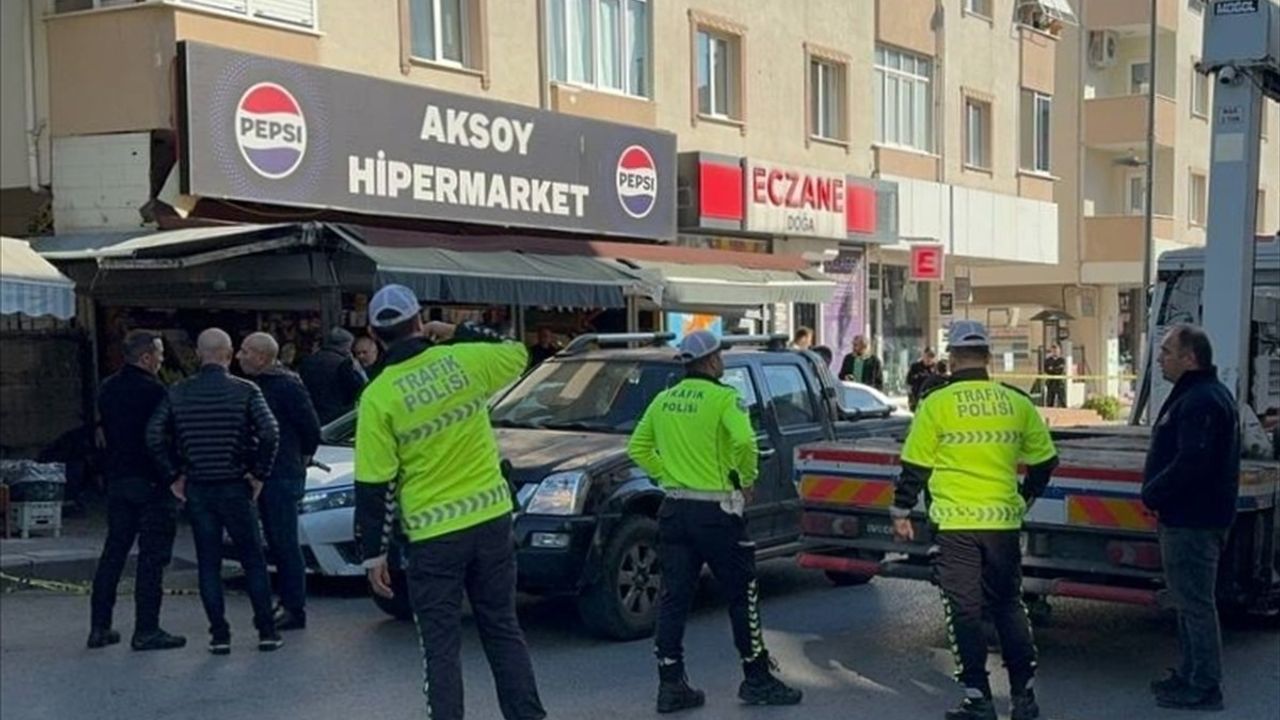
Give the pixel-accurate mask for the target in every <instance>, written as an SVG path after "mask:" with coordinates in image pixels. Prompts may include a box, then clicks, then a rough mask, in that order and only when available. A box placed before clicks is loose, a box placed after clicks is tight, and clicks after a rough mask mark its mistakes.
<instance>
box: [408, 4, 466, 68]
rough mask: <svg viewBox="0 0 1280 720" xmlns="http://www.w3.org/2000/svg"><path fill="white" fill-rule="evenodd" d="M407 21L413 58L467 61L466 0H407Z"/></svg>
mask: <svg viewBox="0 0 1280 720" xmlns="http://www.w3.org/2000/svg"><path fill="white" fill-rule="evenodd" d="M409 22H410V30H409V38H410V48H411V52H412V53H413V56H414V57H416V58H420V59H422V60H429V61H431V62H438V63H445V64H449V65H459V66H462V65H466V64H468V63H467V60H468V58H467V47H466V46H467V22H468V18H467V9H466V0H409Z"/></svg>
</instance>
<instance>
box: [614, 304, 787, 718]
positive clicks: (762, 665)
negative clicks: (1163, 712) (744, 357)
mask: <svg viewBox="0 0 1280 720" xmlns="http://www.w3.org/2000/svg"><path fill="white" fill-rule="evenodd" d="M680 359H681V360H682V361H683V362H684V364H685V377H684V379H683V380H681V381H680V382H679V383H677V384H676V386H675V387H673V388H670V389H668V390H665V391H663V392H661V393H659V394H658V396H657V397H656V398H654V400H653V402H652V403H650V405H649V407H648V409H646V410H645V413H644V416H643V417H642V418H641V420H640V423H639V425H637V426H636V429H635V432H634V433H633V434H632V436H631V440H630V442H629V444H628V446H627V453H628V454H629V455H630V456H631V459H632V460H634V461H635V462H636V464H637V465H639V466H640V467H641V468H642V469H643V470H644V471H645V472H646V473H648V474H649V477H650V478H652V479H653V480H654V482H656V483H658V484H659V485H660V486H661V487H662V489H663V491H664V493H665V498H664V499H663V501H662V506H661V507H660V508H659V510H658V553H659V558H660V559H661V561H662V568H663V570H662V590H661V597H660V598H659V609H658V627H657V638H656V648H655V650H656V653H657V657H658V702H657V709H658V712H659V713H669V712H675V711H677V710H684V709H688V708H695V707H699V706H701V705H703V704H704V703H705V702H706V694H705V693H703V692H702V691H701V690H696V689H694V688H692V687H691V686H690V685H689V680H688V675H687V674H686V672H685V664H684V648H683V642H684V630H685V624H686V622H687V620H688V617H689V607H690V605H691V604H692V602H693V596H694V594H695V592H696V590H697V586H698V576H699V575H700V574H701V572H702V567H703V565H708V566H710V568H711V573H712V574H713V575H715V577H716V579H717V580H718V581H719V582H720V584H721V585H722V586H724V588H725V591H726V593H727V594H728V596H729V620H730V622H731V624H732V626H733V640H734V645H735V646H737V650H738V656H739V657H740V658H741V660H742V670H743V675H744V679H743V681H742V684H741V685H740V686H739V687H738V697H739V698H740V699H741V700H742V701H743V702H745V703H747V704H750V705H795V704H797V703H799V702H800V700H801V698H802V694H801V692H800V691H799V690H796V689H793V688H791V687H788V686H787V685H786V684H784V683H783V682H782V681H781V680H779V679H778V678H777V677H775V676H774V675H773V672H772V671H773V670H774V669H775V667H776V666H775V665H774V663H773V660H772V659H771V658H770V657H769V653H768V651H767V650H766V649H765V646H764V635H763V634H762V632H761V621H760V607H759V605H760V592H759V587H758V586H757V584H756V572H755V543H754V542H752V541H751V540H750V538H749V536H748V535H747V523H746V519H745V518H744V517H743V512H744V508H745V505H746V504H747V503H749V502H750V500H751V497H752V494H753V489H754V485H755V481H756V477H757V476H758V474H759V466H758V457H757V448H756V434H755V430H754V429H752V427H751V419H750V418H749V417H748V416H747V411H746V410H745V407H744V404H743V401H742V398H741V396H740V395H739V394H738V392H737V391H736V390H734V389H733V388H732V387H730V386H728V385H725V384H723V383H721V382H720V379H721V378H722V377H723V376H724V359H723V357H722V355H721V344H720V339H719V338H717V337H716V336H715V334H713V333H711V332H708V331H706V330H698V331H695V332H692V333H689V334H688V335H686V336H685V337H684V338H683V339H682V340H681V341H680Z"/></svg>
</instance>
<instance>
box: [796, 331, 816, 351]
mask: <svg viewBox="0 0 1280 720" xmlns="http://www.w3.org/2000/svg"><path fill="white" fill-rule="evenodd" d="M812 346H813V330H810V329H809V328H807V327H803V326H801V327H799V328H796V333H795V335H793V336H792V337H791V349H792V350H808V349H809V348H811V347H812Z"/></svg>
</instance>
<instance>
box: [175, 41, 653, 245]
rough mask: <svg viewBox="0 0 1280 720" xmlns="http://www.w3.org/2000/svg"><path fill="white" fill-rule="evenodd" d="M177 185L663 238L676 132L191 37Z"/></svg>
mask: <svg viewBox="0 0 1280 720" xmlns="http://www.w3.org/2000/svg"><path fill="white" fill-rule="evenodd" d="M178 55H179V71H180V73H181V77H180V81H179V88H180V94H181V97H180V98H179V109H180V113H179V114H180V120H179V136H180V137H179V141H180V147H181V163H180V164H181V179H182V191H183V192H184V193H186V194H189V195H199V196H202V197H214V198H227V199H235V200H244V201H253V202H262V203H269V204H280V205H296V206H303V207H317V208H331V209H337V210H345V211H351V212H357V213H365V214H373V215H393V216H402V217H421V218H429V219H435V220H446V221H456V222H467V223H478V224H493V225H508V226H516V227H531V228H549V229H557V230H571V231H582V232H592V233H601V234H609V235H626V236H632V237H646V238H668V237H673V236H674V235H675V195H676V193H675V174H676V173H675V137H674V136H672V135H671V134H669V133H662V132H657V131H653V130H647V129H644V128H637V127H631V126H626V125H619V124H615V123H608V122H601V121H597V120H589V119H585V118H579V117H574V116H570V115H564V114H560V113H553V112H546V111H542V110H537V109H534V108H528V107H525V106H521V105H514V104H510V103H501V102H494V101H490V100H483V99H479V98H475V97H470V96H466V95H456V94H453V93H445V92H440V91H438V90H433V89H430V88H424V87H420V86H416V85H409V84H406V83H398V82H391V81H386V80H380V79H377V78H372V77H367V76H363V75H357V74H354V73H348V72H340V71H335V70H328V69H324V68H318V67H313V66H308V65H299V64H296V63H290V62H285V61H281V60H276V59H273V58H267V57H262V56H258V55H249V54H245V53H240V52H235V51H232V50H227V49H224V48H218V47H213V46H209V45H203V44H199V43H192V42H183V43H181V44H180V45H179V53H178Z"/></svg>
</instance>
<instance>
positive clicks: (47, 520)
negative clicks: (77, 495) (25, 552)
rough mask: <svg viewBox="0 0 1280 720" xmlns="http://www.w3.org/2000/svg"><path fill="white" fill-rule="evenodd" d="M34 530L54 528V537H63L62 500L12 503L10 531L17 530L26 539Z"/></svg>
mask: <svg viewBox="0 0 1280 720" xmlns="http://www.w3.org/2000/svg"><path fill="white" fill-rule="evenodd" d="M32 530H41V531H48V530H52V531H53V536H54V537H62V503H61V502H60V501H59V502H15V503H11V504H10V505H9V531H10V532H14V531H16V532H17V533H18V534H19V535H21V536H22V538H23V539H26V538H29V537H31V531H32Z"/></svg>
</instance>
